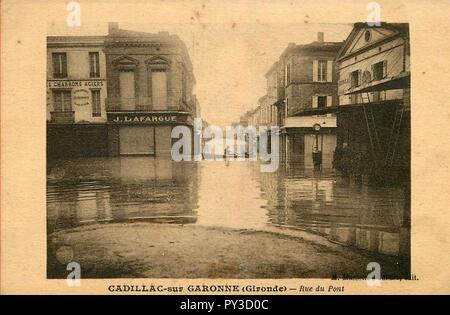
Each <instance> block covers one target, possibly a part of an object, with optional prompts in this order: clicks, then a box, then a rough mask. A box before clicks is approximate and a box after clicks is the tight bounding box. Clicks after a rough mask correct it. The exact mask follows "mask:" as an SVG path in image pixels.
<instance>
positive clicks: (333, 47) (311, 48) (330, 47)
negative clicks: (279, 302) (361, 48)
mask: <svg viewBox="0 0 450 315" xmlns="http://www.w3.org/2000/svg"><path fill="white" fill-rule="evenodd" d="M343 44H344V42H318V41H315V42H312V43H309V44H303V45H296V44H295V43H290V44H289V45H288V47H286V49H285V50H284V51H283V53H282V54H281V57H286V56H289V55H291V54H295V53H314V52H318V51H334V52H336V53H338V52H339V50H340V49H341V47H342V45H343Z"/></svg>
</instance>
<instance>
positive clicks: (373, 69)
mask: <svg viewBox="0 0 450 315" xmlns="http://www.w3.org/2000/svg"><path fill="white" fill-rule="evenodd" d="M370 73H371V78H370V81H375V80H376V78H375V64H373V65H371V66H370Z"/></svg>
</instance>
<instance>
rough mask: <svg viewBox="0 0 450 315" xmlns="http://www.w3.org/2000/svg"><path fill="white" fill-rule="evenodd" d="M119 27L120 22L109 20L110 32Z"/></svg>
mask: <svg viewBox="0 0 450 315" xmlns="http://www.w3.org/2000/svg"><path fill="white" fill-rule="evenodd" d="M118 29H119V23H117V22H109V23H108V34H111V33H114V32H115V31H117V30H118Z"/></svg>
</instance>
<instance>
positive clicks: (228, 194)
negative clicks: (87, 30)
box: [47, 157, 409, 257]
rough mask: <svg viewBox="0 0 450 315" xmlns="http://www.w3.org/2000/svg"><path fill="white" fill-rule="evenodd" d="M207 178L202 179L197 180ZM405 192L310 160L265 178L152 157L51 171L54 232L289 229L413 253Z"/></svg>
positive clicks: (63, 165)
mask: <svg viewBox="0 0 450 315" xmlns="http://www.w3.org/2000/svg"><path fill="white" fill-rule="evenodd" d="M200 179H201V180H200ZM404 203H405V197H404V194H403V191H402V189H401V188H400V187H399V188H396V187H389V188H381V187H372V186H369V185H366V184H357V183H354V182H352V181H348V180H345V179H342V178H340V177H337V176H336V175H335V173H334V172H333V171H332V170H330V169H323V170H322V171H318V172H314V171H313V170H311V169H310V168H307V167H305V163H300V164H294V163H288V164H283V165H280V168H279V169H278V171H277V172H274V173H261V172H260V165H259V164H258V162H249V161H244V162H231V163H229V164H226V163H225V162H223V161H202V162H173V161H171V160H168V159H155V158H151V157H120V158H98V159H94V158H92V159H74V160H68V161H60V162H57V163H56V164H54V165H49V170H48V181H47V205H48V210H47V211H48V231H49V232H50V233H51V232H52V231H53V230H54V229H62V228H69V227H74V226H77V225H80V224H84V223H90V222H124V221H125V222H127V221H136V220H138V221H139V220H146V221H156V222H175V223H195V224H199V225H206V226H225V227H231V228H239V229H265V228H267V227H268V226H270V227H272V228H273V227H274V226H284V227H291V228H295V229H302V230H306V231H309V232H313V233H317V234H320V235H323V236H325V237H327V238H328V239H329V240H331V241H333V242H338V243H343V244H348V245H352V246H355V247H358V248H362V249H366V250H370V251H373V252H378V253H382V254H388V255H394V256H404V257H406V256H408V248H409V243H408V242H409V230H408V229H406V228H403V222H404V220H405V219H407V218H404V214H403V213H404Z"/></svg>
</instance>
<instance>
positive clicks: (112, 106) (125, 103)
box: [105, 97, 195, 112]
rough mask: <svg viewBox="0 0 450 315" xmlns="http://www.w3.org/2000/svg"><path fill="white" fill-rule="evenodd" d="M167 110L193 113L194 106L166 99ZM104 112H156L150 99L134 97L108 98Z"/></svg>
mask: <svg viewBox="0 0 450 315" xmlns="http://www.w3.org/2000/svg"><path fill="white" fill-rule="evenodd" d="M166 102H167V109H165V110H175V111H186V112H193V111H194V110H195V108H194V106H192V105H191V104H189V102H186V101H182V100H181V99H179V100H178V101H173V100H172V99H171V98H170V97H168V98H167V100H166ZM105 104H106V111H108V112H121V111H154V110H157V109H155V108H154V106H153V102H152V98H151V97H135V98H122V97H108V98H106V100H105Z"/></svg>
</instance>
